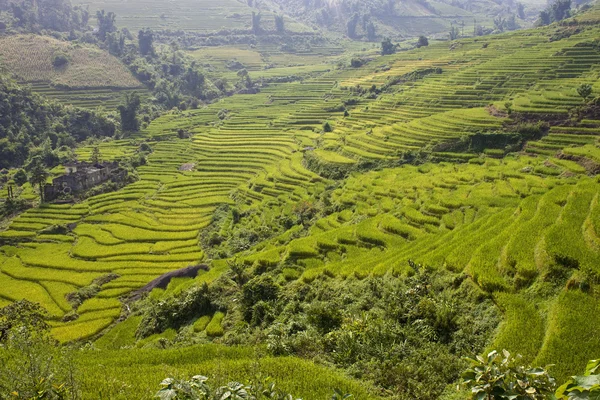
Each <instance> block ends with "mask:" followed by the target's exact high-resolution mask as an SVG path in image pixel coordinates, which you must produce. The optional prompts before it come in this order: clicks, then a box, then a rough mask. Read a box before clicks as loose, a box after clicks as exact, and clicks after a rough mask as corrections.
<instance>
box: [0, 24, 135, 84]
mask: <svg viewBox="0 0 600 400" xmlns="http://www.w3.org/2000/svg"><path fill="white" fill-rule="evenodd" d="M57 53H64V54H65V55H67V57H69V59H70V61H69V64H68V65H67V66H66V67H64V68H56V67H54V66H53V65H52V57H53V56H54V55H55V54H57ZM0 62H1V63H2V65H3V66H4V67H6V68H7V69H8V71H9V72H11V73H12V74H14V75H16V76H17V78H18V79H19V80H20V81H23V82H47V83H49V84H52V85H53V86H61V87H65V88H73V89H82V88H121V89H124V88H139V87H140V86H141V85H140V83H139V82H138V81H137V79H135V78H134V77H133V75H132V74H131V73H130V72H129V71H128V70H127V68H126V67H125V66H124V65H123V64H121V63H120V62H119V60H118V59H117V58H115V57H113V56H111V55H109V54H107V53H106V52H104V51H101V50H99V49H97V48H95V47H91V46H89V47H86V46H75V45H72V44H69V43H68V42H62V41H59V40H57V39H53V38H49V37H41V36H34V35H15V36H6V37H3V38H1V39H0Z"/></svg>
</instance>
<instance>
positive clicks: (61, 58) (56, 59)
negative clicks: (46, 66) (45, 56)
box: [52, 53, 69, 68]
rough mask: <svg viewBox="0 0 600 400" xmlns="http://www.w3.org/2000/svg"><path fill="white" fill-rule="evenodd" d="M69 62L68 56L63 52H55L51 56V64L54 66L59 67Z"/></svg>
mask: <svg viewBox="0 0 600 400" xmlns="http://www.w3.org/2000/svg"><path fill="white" fill-rule="evenodd" d="M68 64H69V57H68V56H67V55H66V54H64V53H56V54H54V56H53V57H52V65H53V66H54V68H61V67H64V66H66V65H68Z"/></svg>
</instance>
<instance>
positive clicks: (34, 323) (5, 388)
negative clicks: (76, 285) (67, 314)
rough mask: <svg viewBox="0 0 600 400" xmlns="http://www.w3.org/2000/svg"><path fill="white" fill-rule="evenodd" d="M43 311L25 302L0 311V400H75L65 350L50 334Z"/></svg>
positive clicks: (72, 369)
mask: <svg viewBox="0 0 600 400" xmlns="http://www.w3.org/2000/svg"><path fill="white" fill-rule="evenodd" d="M46 317H47V315H46V311H45V310H44V309H43V308H41V307H40V306H39V305H37V304H34V303H31V302H29V301H27V300H23V301H18V302H15V303H13V304H11V305H9V306H7V307H4V308H2V309H0V365H2V372H1V373H0V399H9V398H10V399H15V398H16V399H47V400H59V399H60V400H64V399H77V398H79V396H78V389H77V383H76V376H75V374H76V372H75V367H74V364H73V362H72V359H71V355H70V351H69V349H67V348H61V347H58V346H57V343H56V341H55V340H54V339H52V337H51V336H50V334H49V331H48V328H49V326H48V324H47V323H46V321H45V318H46Z"/></svg>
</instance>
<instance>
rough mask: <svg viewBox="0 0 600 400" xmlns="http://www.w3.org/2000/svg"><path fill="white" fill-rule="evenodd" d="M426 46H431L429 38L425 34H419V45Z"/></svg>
mask: <svg viewBox="0 0 600 400" xmlns="http://www.w3.org/2000/svg"><path fill="white" fill-rule="evenodd" d="M426 46H429V40H428V39H427V38H426V37H425V36H423V35H421V36H419V40H418V41H417V47H426Z"/></svg>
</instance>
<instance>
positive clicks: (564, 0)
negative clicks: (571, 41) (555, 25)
mask: <svg viewBox="0 0 600 400" xmlns="http://www.w3.org/2000/svg"><path fill="white" fill-rule="evenodd" d="M570 15H571V0H556V1H555V2H554V3H552V4H551V5H550V7H548V8H546V9H545V10H542V11H540V17H539V20H538V25H542V26H544V25H549V24H551V23H552V22H558V21H562V20H563V19H565V18H569V16H570Z"/></svg>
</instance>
